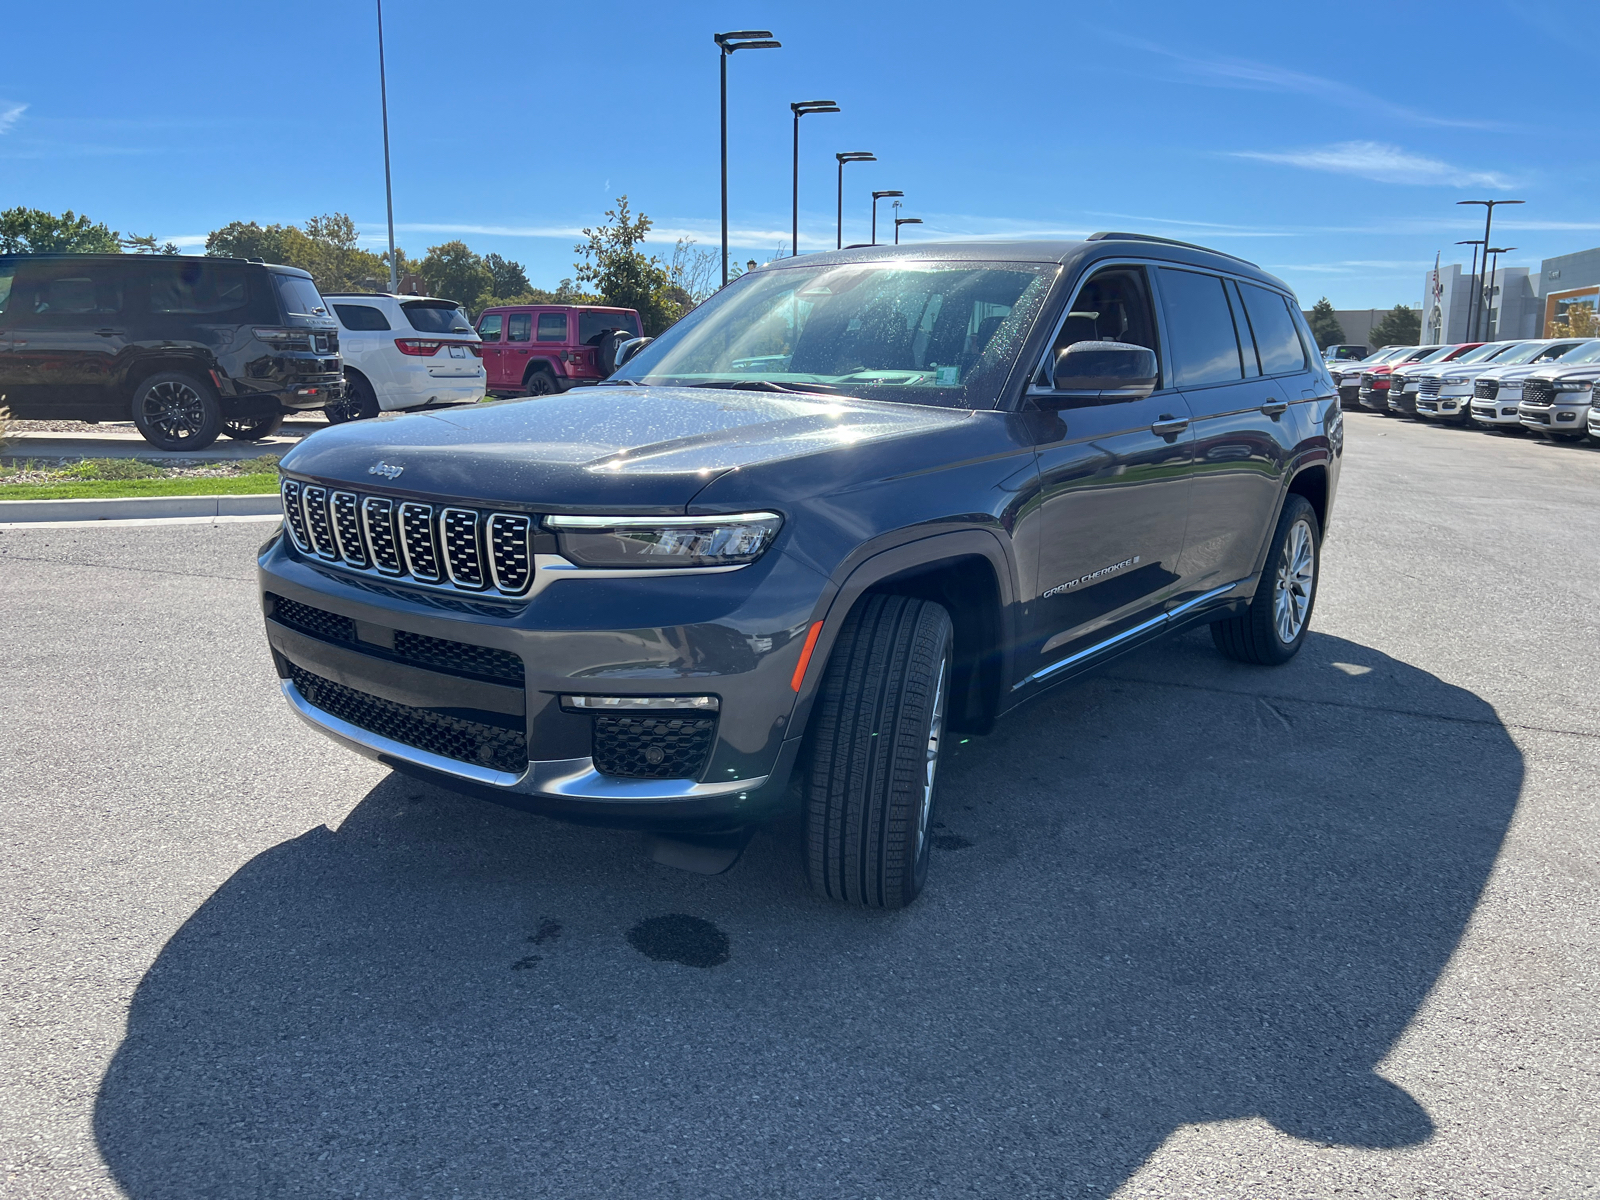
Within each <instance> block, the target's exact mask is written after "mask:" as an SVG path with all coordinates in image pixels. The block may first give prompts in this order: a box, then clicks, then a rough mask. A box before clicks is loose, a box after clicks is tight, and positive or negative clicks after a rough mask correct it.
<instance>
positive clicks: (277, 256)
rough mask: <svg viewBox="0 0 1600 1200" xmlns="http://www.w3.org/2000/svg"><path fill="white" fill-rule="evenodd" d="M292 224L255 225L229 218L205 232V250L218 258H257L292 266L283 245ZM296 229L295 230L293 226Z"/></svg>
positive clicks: (252, 222) (250, 222)
mask: <svg viewBox="0 0 1600 1200" xmlns="http://www.w3.org/2000/svg"><path fill="white" fill-rule="evenodd" d="M293 228H294V226H292V225H290V226H287V227H285V226H283V225H265V226H263V225H257V224H256V223H255V222H254V221H229V222H228V223H227V224H226V225H224V226H223V227H222V228H221V229H213V230H212V231H211V232H210V233H209V234H207V235H206V253H207V254H214V255H217V256H218V257H221V258H259V259H261V260H262V261H263V262H269V263H282V264H283V265H284V266H289V267H292V266H294V265H296V264H294V263H291V262H289V261H288V259H287V257H286V255H287V251H286V250H285V249H284V234H285V233H286V232H287V231H288V229H293ZM296 232H299V231H298V230H296Z"/></svg>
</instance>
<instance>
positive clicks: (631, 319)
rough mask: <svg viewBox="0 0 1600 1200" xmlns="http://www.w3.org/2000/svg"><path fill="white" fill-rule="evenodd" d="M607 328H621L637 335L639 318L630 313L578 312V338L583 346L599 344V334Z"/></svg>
mask: <svg viewBox="0 0 1600 1200" xmlns="http://www.w3.org/2000/svg"><path fill="white" fill-rule="evenodd" d="M608 329H621V330H623V331H624V332H626V333H631V334H633V335H634V336H635V337H638V336H639V318H638V317H636V316H634V315H633V314H632V313H608V312H581V313H579V314H578V340H579V341H580V342H582V343H583V344H584V345H585V346H597V345H599V344H600V335H601V334H603V333H605V331H606V330H608Z"/></svg>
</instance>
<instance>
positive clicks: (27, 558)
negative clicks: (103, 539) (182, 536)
mask: <svg viewBox="0 0 1600 1200" xmlns="http://www.w3.org/2000/svg"><path fill="white" fill-rule="evenodd" d="M0 559H4V560H5V561H6V562H32V563H48V564H49V565H51V566H53V567H86V568H90V569H92V570H96V571H127V572H129V573H130V574H134V575H176V576H178V577H179V578H182V579H226V580H228V581H229V582H230V583H250V582H251V581H252V579H253V578H254V577H253V576H250V575H214V574H212V573H211V572H209V571H173V570H168V569H166V568H163V567H127V566H123V565H121V564H119V563H103V562H80V561H78V560H77V559H75V558H35V557H34V556H33V555H31V554H7V553H4V552H3V551H0Z"/></svg>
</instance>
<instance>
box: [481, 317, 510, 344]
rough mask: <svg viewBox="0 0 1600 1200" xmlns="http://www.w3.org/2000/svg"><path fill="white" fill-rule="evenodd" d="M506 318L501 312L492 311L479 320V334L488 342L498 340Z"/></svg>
mask: <svg viewBox="0 0 1600 1200" xmlns="http://www.w3.org/2000/svg"><path fill="white" fill-rule="evenodd" d="M503 324H504V318H503V317H501V315H500V314H499V313H490V314H489V315H488V316H486V317H484V318H483V320H481V321H479V322H478V336H479V337H480V338H482V339H483V340H484V341H486V342H498V341H499V340H500V330H501V327H502V326H503Z"/></svg>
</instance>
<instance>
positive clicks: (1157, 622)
mask: <svg viewBox="0 0 1600 1200" xmlns="http://www.w3.org/2000/svg"><path fill="white" fill-rule="evenodd" d="M1243 582H1244V580H1242V579H1241V580H1239V581H1238V582H1237V583H1229V584H1225V585H1224V586H1222V587H1219V588H1212V589H1211V590H1210V591H1209V592H1205V593H1203V594H1201V595H1199V596H1196V597H1195V598H1194V599H1193V600H1188V601H1185V602H1184V603H1182V604H1180V605H1178V607H1177V608H1175V609H1173V610H1172V611H1171V612H1164V613H1162V614H1161V615H1160V616H1159V617H1151V618H1150V619H1149V620H1148V621H1142V622H1140V623H1139V624H1138V625H1135V626H1134V627H1133V628H1132V629H1124V630H1123V631H1122V632H1121V633H1119V634H1117V635H1116V636H1114V637H1108V638H1107V639H1106V640H1105V641H1103V642H1096V643H1095V644H1094V645H1093V646H1090V647H1088V648H1087V649H1084V650H1079V651H1078V652H1077V653H1076V654H1069V655H1067V657H1066V658H1063V659H1061V660H1060V661H1059V662H1053V663H1051V664H1050V665H1049V666H1048V667H1044V668H1042V669H1041V670H1038V671H1035V672H1034V673H1033V674H1032V675H1029V676H1028V677H1027V678H1026V679H1024V680H1021V681H1020V682H1018V683H1014V684H1012V685H1011V690H1012V691H1013V692H1015V691H1018V690H1020V689H1022V688H1025V687H1027V686H1028V685H1029V684H1030V683H1038V682H1039V681H1040V680H1043V679H1048V678H1049V677H1050V676H1051V675H1054V674H1055V673H1056V672H1057V671H1064V670H1066V668H1068V667H1070V666H1072V665H1073V664H1074V663H1080V662H1082V661H1083V660H1084V659H1086V658H1089V657H1092V656H1093V655H1096V654H1099V653H1100V652H1101V651H1103V650H1109V649H1111V648H1112V647H1113V646H1117V645H1120V644H1121V643H1123V642H1125V641H1127V640H1128V639H1129V638H1135V637H1138V636H1139V635H1140V634H1141V633H1148V632H1149V631H1150V630H1152V629H1155V628H1157V627H1159V626H1162V625H1169V624H1171V623H1172V621H1173V620H1174V619H1175V618H1177V617H1180V616H1182V615H1183V614H1184V613H1186V612H1188V611H1189V610H1190V609H1192V608H1195V607H1197V606H1198V605H1201V604H1204V603H1205V602H1206V601H1207V600H1215V599H1216V598H1217V597H1218V596H1221V595H1222V594H1223V593H1224V592H1231V591H1233V589H1234V588H1236V587H1238V586H1239V584H1240V583H1243Z"/></svg>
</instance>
